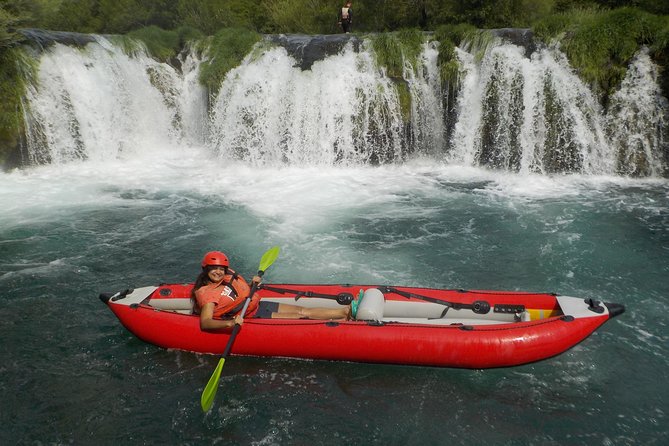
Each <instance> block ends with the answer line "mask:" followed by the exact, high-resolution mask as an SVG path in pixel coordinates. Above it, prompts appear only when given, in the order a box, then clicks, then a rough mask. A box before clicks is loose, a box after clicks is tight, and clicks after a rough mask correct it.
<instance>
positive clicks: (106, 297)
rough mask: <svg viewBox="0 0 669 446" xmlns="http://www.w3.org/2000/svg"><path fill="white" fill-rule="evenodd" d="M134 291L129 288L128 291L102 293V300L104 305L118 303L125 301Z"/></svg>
mask: <svg viewBox="0 0 669 446" xmlns="http://www.w3.org/2000/svg"><path fill="white" fill-rule="evenodd" d="M132 292H133V290H132V289H130V288H128V289H127V290H123V291H118V292H116V293H100V296H98V297H99V298H100V300H101V301H102V302H104V303H109V301H112V302H116V301H117V300H121V299H125V297H126V296H127V295H128V294H130V293H132Z"/></svg>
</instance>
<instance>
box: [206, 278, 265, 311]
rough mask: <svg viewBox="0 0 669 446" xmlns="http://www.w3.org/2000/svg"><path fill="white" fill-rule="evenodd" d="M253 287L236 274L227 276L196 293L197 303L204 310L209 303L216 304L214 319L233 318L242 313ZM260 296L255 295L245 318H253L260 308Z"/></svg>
mask: <svg viewBox="0 0 669 446" xmlns="http://www.w3.org/2000/svg"><path fill="white" fill-rule="evenodd" d="M250 292H251V287H249V284H248V283H246V280H244V278H243V277H241V276H238V275H237V274H235V273H234V271H233V272H232V273H231V274H228V275H226V276H225V277H224V278H223V280H221V281H220V282H218V283H210V284H208V285H205V286H203V287H201V288H199V289H198V290H197V291H196V292H195V298H196V299H197V303H198V305H199V306H200V308H202V307H203V306H204V305H206V304H208V303H209V302H214V303H215V304H216V307H215V308H214V317H217V318H231V317H234V316H236V315H237V314H239V313H241V311H242V308H243V307H244V301H245V300H246V298H247V297H248V296H249V293H250ZM259 301H260V296H259V295H258V294H257V293H256V294H254V295H253V298H252V299H251V302H249V307H248V309H247V310H246V314H245V316H252V315H253V314H254V313H255V311H256V310H257V308H258V303H259Z"/></svg>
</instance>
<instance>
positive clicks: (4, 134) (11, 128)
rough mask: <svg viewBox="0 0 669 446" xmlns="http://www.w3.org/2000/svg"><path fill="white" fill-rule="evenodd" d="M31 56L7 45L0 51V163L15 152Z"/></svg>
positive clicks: (21, 133)
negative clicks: (7, 47) (6, 47)
mask: <svg viewBox="0 0 669 446" xmlns="http://www.w3.org/2000/svg"><path fill="white" fill-rule="evenodd" d="M31 60H32V59H31V58H29V57H26V56H25V55H24V53H23V50H21V49H18V48H10V49H5V50H1V51H0V98H2V100H1V101H0V166H3V165H5V164H6V162H7V159H8V157H9V156H11V155H12V154H17V153H18V149H19V144H20V138H21V135H23V134H24V132H23V125H24V124H23V106H22V103H21V101H22V98H23V97H24V96H25V88H26V79H30V78H31V77H32V76H33V75H34V73H35V68H36V67H34V66H33V65H31V64H30V61H31Z"/></svg>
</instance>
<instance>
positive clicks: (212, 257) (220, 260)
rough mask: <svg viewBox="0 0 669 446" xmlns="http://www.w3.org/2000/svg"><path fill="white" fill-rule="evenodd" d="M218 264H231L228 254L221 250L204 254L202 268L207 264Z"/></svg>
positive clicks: (226, 265)
mask: <svg viewBox="0 0 669 446" xmlns="http://www.w3.org/2000/svg"><path fill="white" fill-rule="evenodd" d="M211 265H217V266H225V267H228V266H230V261H229V260H228V256H226V255H225V254H223V253H222V252H221V251H210V252H208V253H206V254H205V255H204V258H203V259H202V268H206V267H207V266H211Z"/></svg>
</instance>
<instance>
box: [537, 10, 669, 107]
mask: <svg viewBox="0 0 669 446" xmlns="http://www.w3.org/2000/svg"><path fill="white" fill-rule="evenodd" d="M534 32H535V34H536V35H537V37H539V38H540V39H543V40H544V41H545V42H551V41H559V42H560V44H561V48H562V50H563V51H564V52H565V54H566V55H567V57H568V58H569V62H570V63H571V65H572V66H573V67H574V68H575V69H576V70H577V72H578V73H579V75H580V77H581V78H582V79H584V80H585V81H586V82H589V83H590V84H592V86H593V87H594V89H595V91H597V92H598V93H599V94H600V95H601V96H602V97H603V98H604V102H606V99H607V98H608V96H610V95H611V94H612V93H613V92H614V91H615V90H616V89H617V88H618V87H619V86H620V82H621V81H622V79H623V78H624V77H625V73H626V71H627V66H628V65H629V62H630V60H631V59H632V57H633V56H634V54H635V53H636V52H637V51H638V49H639V47H640V46H642V45H645V46H649V47H650V48H651V50H652V51H653V55H654V56H655V58H656V60H657V59H661V58H665V59H666V57H667V56H666V53H667V51H668V49H669V45H668V43H669V42H668V38H667V36H668V35H669V17H667V16H664V17H661V16H656V15H653V14H650V13H647V12H643V11H640V10H638V9H633V8H620V9H615V10H611V11H609V10H600V9H579V10H572V11H569V12H565V13H560V14H556V15H554V16H551V17H547V18H546V19H544V20H542V21H540V22H538V23H537V24H536V25H535V26H534ZM665 91H666V90H665Z"/></svg>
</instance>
